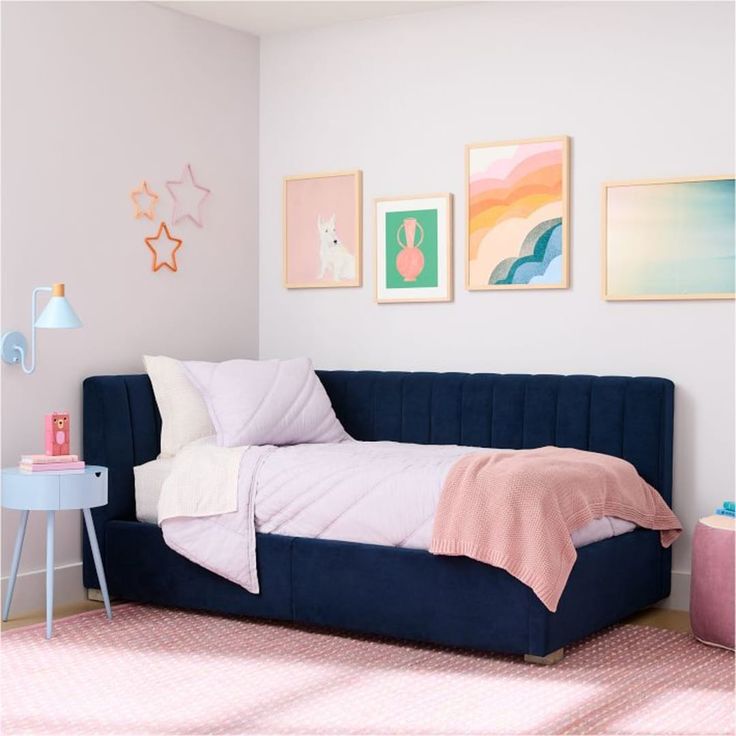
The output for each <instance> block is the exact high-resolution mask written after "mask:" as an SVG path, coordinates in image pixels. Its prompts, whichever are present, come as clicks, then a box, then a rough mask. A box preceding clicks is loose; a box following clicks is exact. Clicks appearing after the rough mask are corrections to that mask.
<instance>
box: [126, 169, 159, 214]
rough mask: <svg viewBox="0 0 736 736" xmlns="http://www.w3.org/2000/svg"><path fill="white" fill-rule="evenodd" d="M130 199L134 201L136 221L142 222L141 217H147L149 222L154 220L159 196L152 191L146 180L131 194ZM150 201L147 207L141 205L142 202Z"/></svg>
mask: <svg viewBox="0 0 736 736" xmlns="http://www.w3.org/2000/svg"><path fill="white" fill-rule="evenodd" d="M130 198H131V199H132V200H133V204H134V205H135V219H136V220H140V218H141V217H147V218H148V219H149V220H153V218H154V215H155V212H154V210H155V209H156V203H157V202H158V194H155V193H154V192H152V191H151V189H150V188H149V186H148V182H147V181H146V180H145V179H144V180H143V183H142V184H141V185H140V186H139V187H138V189H134V190H133V191H132V192H131V193H130ZM146 199H147V200H148V202H147V204H146V205H145V206H142V205H141V200H146Z"/></svg>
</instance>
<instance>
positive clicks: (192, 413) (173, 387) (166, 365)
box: [143, 355, 215, 457]
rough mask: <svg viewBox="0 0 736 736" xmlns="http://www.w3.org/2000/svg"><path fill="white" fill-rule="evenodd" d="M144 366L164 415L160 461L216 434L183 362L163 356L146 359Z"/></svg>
mask: <svg viewBox="0 0 736 736" xmlns="http://www.w3.org/2000/svg"><path fill="white" fill-rule="evenodd" d="M143 364H144V365H145V367H146V373H148V377H149V378H150V379H151V384H152V385H153V394H154V396H155V397H156V403H157V404H158V410H159V412H160V413H161V454H160V455H159V457H174V455H176V453H177V452H179V450H181V448H182V447H184V445H188V444H189V443H190V442H194V440H198V439H200V438H201V437H208V436H209V435H213V434H215V428H214V426H213V425H212V420H211V419H210V415H209V412H208V411H207V405H206V404H205V402H204V399H203V398H202V395H201V394H200V392H199V391H198V390H197V389H196V388H195V387H194V386H193V385H192V382H191V381H190V380H189V377H188V375H187V372H186V371H185V370H184V366H183V365H182V364H181V361H178V360H174V358H166V357H164V356H163V355H155V356H153V355H144V356H143Z"/></svg>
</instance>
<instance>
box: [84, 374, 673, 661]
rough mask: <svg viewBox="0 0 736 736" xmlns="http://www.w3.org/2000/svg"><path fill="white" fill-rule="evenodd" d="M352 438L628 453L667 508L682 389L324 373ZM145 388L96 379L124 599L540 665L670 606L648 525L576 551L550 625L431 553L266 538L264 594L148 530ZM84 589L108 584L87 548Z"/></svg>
mask: <svg viewBox="0 0 736 736" xmlns="http://www.w3.org/2000/svg"><path fill="white" fill-rule="evenodd" d="M318 375H319V377H320V379H321V380H322V383H323V384H324V386H325V388H326V390H327V393H328V394H329V396H330V399H331V400H332V403H333V406H334V408H335V412H336V413H337V416H338V418H339V419H340V421H341V422H342V424H343V426H344V427H345V429H346V430H347V431H348V432H349V433H350V434H351V435H352V436H353V437H355V438H356V439H361V440H395V441H400V442H417V443H429V444H462V445H475V446H479V447H491V446H492V447H502V448H532V447H539V446H543V445H559V446H563V447H576V448H579V449H583V450H594V451H596V452H603V453H607V454H609V455H615V456H618V457H623V458H625V459H626V460H628V461H630V462H631V463H632V464H633V465H635V466H636V468H637V470H638V471H639V473H640V474H641V475H642V476H643V477H644V478H645V480H647V481H648V482H649V483H650V484H651V485H653V486H654V487H655V488H656V489H657V490H658V491H659V492H660V493H661V494H662V496H663V497H664V499H665V500H666V501H667V503H669V504H670V505H671V502H672V498H671V492H672V417H673V394H674V386H673V384H672V383H671V382H670V381H668V380H665V379H661V378H619V377H604V378H599V377H592V376H544V375H538V376H534V375H496V374H462V373H378V372H368V371H358V372H348V371H335V372H326V371H322V372H318ZM160 423H161V419H160V416H159V413H158V409H157V407H156V402H155V399H154V396H153V391H152V389H151V384H150V382H149V380H148V377H147V376H145V375H136V376H99V377H95V378H88V379H87V380H86V381H85V382H84V456H85V459H86V461H87V462H88V463H95V464H99V465H106V466H107V467H108V468H109V503H108V505H107V506H105V507H101V508H97V509H93V512H92V513H93V515H94V521H95V525H96V527H97V533H98V536H99V538H100V548H101V551H102V556H103V560H104V564H105V569H106V571H107V582H108V586H109V588H110V593H111V594H112V595H114V596H117V597H119V598H123V599H127V600H132V601H143V602H150V603H157V604H161V605H167V606H178V607H184V608H195V609H202V610H207V611H216V612H220V613H226V614H236V615H243V616H252V617H258V618H270V619H278V620H284V621H295V622H299V623H305V624H316V625H320V626H328V627H334V628H339V629H344V630H348V631H353V632H361V633H369V634H381V635H388V636H392V637H397V638H402V639H412V640H415V641H421V642H433V643H437V644H446V645H450V646H456V647H469V648H475V649H482V650H490V651H495V652H506V653H517V654H528V655H535V656H537V657H543V656H545V655H549V654H550V653H551V652H554V651H555V650H558V649H559V648H561V647H564V646H565V645H566V644H569V643H570V642H573V641H575V640H576V639H579V638H581V637H583V636H585V635H587V634H590V633H592V632H594V631H597V630H598V629H601V628H602V627H605V626H607V625H609V624H612V623H614V622H616V621H619V620H621V619H622V618H624V617H626V616H629V615H630V614H632V613H634V612H636V611H638V610H640V609H642V608H645V607H646V606H649V605H651V604H653V603H656V602H657V601H659V600H661V599H662V598H665V597H666V596H667V595H669V592H670V567H671V552H670V550H665V549H662V547H661V545H660V542H659V533H658V532H653V531H648V530H644V529H637V530H635V531H633V532H631V533H629V534H624V535H622V536H619V537H614V538H611V539H607V540H605V541H602V542H597V543H595V544H591V545H588V546H586V547H583V548H581V549H580V550H578V559H577V562H576V564H575V567H574V569H573V571H572V574H571V576H570V579H569V582H568V584H567V587H566V589H565V592H564V593H563V596H562V599H561V601H560V605H559V608H558V610H557V612H556V613H554V614H552V613H549V611H547V609H546V608H545V607H544V606H543V605H542V603H541V602H540V601H539V600H538V599H537V597H536V596H535V595H534V594H533V593H532V591H531V589H530V588H528V587H527V586H525V585H524V584H522V583H520V582H519V581H517V580H516V579H515V578H513V577H511V575H509V574H508V573H506V572H505V571H503V570H501V569H499V568H495V567H491V566H489V565H485V564H482V563H480V562H476V561H474V560H470V559H468V558H464V557H437V556H434V555H431V554H429V553H428V552H424V551H420V550H410V549H399V548H394V547H383V546H374V545H366V544H354V543H348V542H334V541H325V540H314V539H302V538H295V537H285V536H279V535H269V534H259V535H258V542H257V555H258V573H259V577H260V583H261V591H262V592H261V593H260V595H252V594H250V593H247V592H246V591H245V590H244V589H243V588H241V587H239V586H238V585H236V584H234V583H231V582H229V581H227V580H225V579H224V578H221V577H219V576H217V575H215V574H213V573H211V572H208V571H207V570H205V569H204V568H201V567H199V566H198V565H195V564H194V563H192V562H190V561H189V560H187V559H185V558H184V557H182V556H180V555H179V554H177V553H176V552H174V551H173V550H171V549H169V547H167V546H166V544H165V543H164V541H163V538H162V535H161V531H160V529H159V528H158V527H157V526H156V525H153V524H145V523H141V522H138V521H136V518H135V501H134V486H133V466H135V465H140V464H141V463H145V462H147V461H149V460H153V459H154V458H156V457H157V455H158V453H159V435H160V429H161V424H160ZM84 584H85V586H86V587H87V588H97V587H99V585H98V582H97V576H96V574H95V567H94V563H93V561H92V556H91V553H90V549H89V545H88V540H87V539H86V537H85V539H84Z"/></svg>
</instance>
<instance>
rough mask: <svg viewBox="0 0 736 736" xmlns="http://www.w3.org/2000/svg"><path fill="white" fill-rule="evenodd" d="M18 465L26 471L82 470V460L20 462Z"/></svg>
mask: <svg viewBox="0 0 736 736" xmlns="http://www.w3.org/2000/svg"><path fill="white" fill-rule="evenodd" d="M19 467H20V469H21V470H23V471H25V472H26V473H56V472H58V471H60V470H84V460H79V461H77V462H69V463H40V464H39V465H35V464H30V463H21V464H20V466H19Z"/></svg>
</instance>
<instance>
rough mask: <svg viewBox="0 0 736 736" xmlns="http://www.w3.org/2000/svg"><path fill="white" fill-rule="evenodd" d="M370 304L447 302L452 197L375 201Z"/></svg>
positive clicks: (441, 195)
mask: <svg viewBox="0 0 736 736" xmlns="http://www.w3.org/2000/svg"><path fill="white" fill-rule="evenodd" d="M375 280H376V288H375V295H376V301H377V302H379V303H386V302H440V301H445V302H446V301H451V299H452V195H451V194H428V195H423V196H415V197H382V198H379V199H376V242H375Z"/></svg>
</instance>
